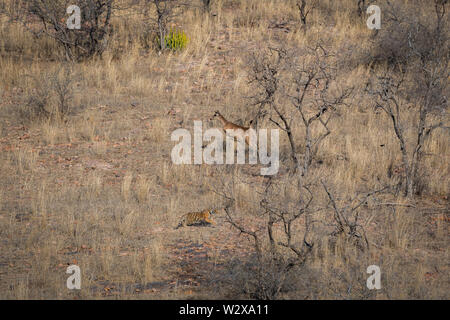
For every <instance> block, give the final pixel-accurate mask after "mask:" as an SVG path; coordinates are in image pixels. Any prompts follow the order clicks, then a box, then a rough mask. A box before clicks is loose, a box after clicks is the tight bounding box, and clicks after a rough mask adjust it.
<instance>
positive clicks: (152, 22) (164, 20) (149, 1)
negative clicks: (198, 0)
mask: <svg viewBox="0 0 450 320" xmlns="http://www.w3.org/2000/svg"><path fill="white" fill-rule="evenodd" d="M141 3H142V4H143V6H144V9H143V12H144V16H145V18H146V19H147V21H146V22H147V23H148V24H149V27H150V28H156V32H157V34H158V39H159V46H160V49H161V50H165V49H166V42H165V38H166V35H167V34H168V32H169V25H170V23H171V22H172V21H173V19H174V18H175V17H176V16H177V15H179V14H181V13H182V9H183V8H186V7H187V6H188V5H189V2H187V1H183V0H141Z"/></svg>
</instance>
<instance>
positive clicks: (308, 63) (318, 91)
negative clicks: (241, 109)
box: [250, 45, 352, 176]
mask: <svg viewBox="0 0 450 320" xmlns="http://www.w3.org/2000/svg"><path fill="white" fill-rule="evenodd" d="M332 58H333V55H332V54H330V53H329V52H328V51H327V50H325V49H324V48H323V46H321V45H317V46H316V47H314V48H308V49H306V51H305V52H302V53H300V54H297V55H296V56H295V55H294V57H292V53H291V56H290V57H289V56H288V52H287V51H286V50H284V49H274V48H270V49H268V51H266V52H264V53H262V54H254V55H253V56H252V59H251V60H252V70H251V74H250V82H251V83H254V84H255V85H256V87H257V88H258V89H259V92H258V93H257V96H255V99H256V103H255V105H256V106H257V112H256V120H258V119H261V118H268V119H269V121H270V122H272V123H274V124H275V125H276V126H277V127H278V128H279V129H281V130H282V131H283V132H285V133H286V135H287V137H288V140H289V146H290V153H291V158H292V161H293V164H294V168H293V169H294V172H300V173H301V175H302V176H306V175H307V173H308V169H309V166H310V165H311V162H312V159H313V157H314V156H315V154H316V153H317V150H318V148H319V146H320V143H321V142H322V141H323V140H324V139H325V138H326V137H327V136H328V135H329V134H330V129H329V126H328V125H329V122H330V120H331V119H332V118H333V116H334V115H335V112H336V111H337V108H338V107H340V106H342V105H345V101H346V99H347V98H348V97H349V96H350V94H351V92H352V89H351V88H344V89H342V90H340V92H339V94H332V93H331V85H332V84H334V85H335V83H334V80H335V78H336V74H337V69H336V67H334V66H333V62H332V60H333V59H332ZM286 71H288V73H289V75H288V79H289V81H288V85H286V86H284V88H282V87H283V85H282V75H281V74H282V73H283V72H286ZM292 81H293V82H294V86H293V88H294V92H291V91H290V88H291V87H292V85H291V83H292ZM277 95H281V100H282V101H283V99H284V98H288V101H283V102H286V104H285V105H291V106H292V107H293V108H286V107H283V106H282V105H280V103H279V101H278V100H277V99H279V98H278V97H277ZM256 122H257V121H256ZM315 123H320V126H321V127H322V128H323V129H324V131H325V132H323V133H317V134H315V135H313V132H312V130H311V128H312V126H313V125H314V124H315ZM294 125H297V126H298V125H303V128H304V130H305V136H304V138H303V142H304V145H305V152H304V157H303V163H302V162H301V161H300V158H299V155H298V152H299V150H297V145H298V138H297V137H295V136H294V133H293V126H294Z"/></svg>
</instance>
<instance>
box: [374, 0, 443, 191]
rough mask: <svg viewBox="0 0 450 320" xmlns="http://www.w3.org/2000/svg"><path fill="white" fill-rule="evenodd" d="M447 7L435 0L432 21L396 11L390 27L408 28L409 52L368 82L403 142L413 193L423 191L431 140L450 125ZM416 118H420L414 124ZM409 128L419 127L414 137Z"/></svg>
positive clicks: (407, 184) (408, 187) (406, 177)
mask: <svg viewBox="0 0 450 320" xmlns="http://www.w3.org/2000/svg"><path fill="white" fill-rule="evenodd" d="M446 5H447V1H442V0H435V1H434V10H435V21H434V23H433V24H431V23H428V24H427V25H425V24H423V23H421V21H419V20H417V19H415V18H411V17H408V19H410V20H407V19H406V18H404V17H401V16H399V15H398V14H397V13H394V12H393V11H391V12H392V15H391V16H390V18H389V16H388V19H387V21H388V22H390V24H388V26H390V27H391V28H400V25H402V26H404V28H406V32H403V33H402V34H403V36H404V43H405V44H406V45H405V48H404V53H403V55H402V57H398V58H397V56H395V57H394V59H395V60H394V62H396V63H394V64H392V65H391V66H388V67H387V68H386V69H385V70H383V71H381V72H379V73H378V74H377V75H375V76H374V77H373V78H372V79H371V81H370V82H369V83H368V85H367V91H368V92H369V93H370V94H371V95H373V96H374V97H375V107H376V108H379V109H381V110H383V111H384V112H385V113H386V114H387V115H388V117H389V119H390V121H391V124H392V127H393V129H394V132H395V136H396V138H397V140H398V142H399V146H400V152H401V156H402V163H403V168H404V171H405V174H404V180H405V181H404V183H403V186H404V192H405V195H407V196H408V197H412V196H413V194H414V193H416V192H418V191H419V190H417V184H418V170H419V167H420V165H421V159H422V154H423V149H424V146H425V144H426V142H427V138H428V137H429V136H430V135H431V133H432V132H433V131H434V130H436V129H438V128H447V129H448V123H447V122H448V113H447V112H448V95H449V91H448V89H449V88H448V78H449V68H448V67H449V57H450V53H449V50H448V33H447V32H445V31H444V30H446V27H447V22H446V21H447V19H446V17H447V14H446ZM394 14H395V16H394ZM405 26H406V27H405ZM393 30H394V29H393ZM387 32H389V30H387ZM392 33H393V34H395V31H393V32H392ZM411 115H412V116H411ZM408 116H409V118H408ZM411 117H412V119H413V121H415V122H413V124H412V126H411V120H409V119H410V118H411ZM406 119H408V121H407V120H406ZM408 127H412V129H413V130H414V139H413V141H411V139H408V136H407V131H408V130H409V128H408Z"/></svg>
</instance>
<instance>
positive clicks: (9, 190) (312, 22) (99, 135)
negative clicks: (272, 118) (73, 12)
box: [0, 0, 450, 299]
mask: <svg viewBox="0 0 450 320" xmlns="http://www.w3.org/2000/svg"><path fill="white" fill-rule="evenodd" d="M353 7H355V5H354V1H350V0H343V1H332V0H323V1H320V8H318V9H316V10H314V11H313V12H312V14H311V16H309V17H308V19H309V25H308V28H307V30H304V29H303V28H302V27H301V25H300V23H299V17H298V15H297V12H296V11H295V9H294V8H295V1H293V0H292V1H276V0H264V1H261V0H252V1H240V0H233V1H232V0H217V1H215V4H214V6H213V9H212V12H213V13H214V15H204V14H203V13H201V10H200V11H199V10H189V11H188V12H187V13H185V14H184V15H183V16H182V17H179V18H178V20H177V21H175V23H176V24H177V25H178V26H179V27H181V28H182V29H183V30H184V31H185V32H186V34H187V35H188V36H189V37H190V42H189V45H188V48H187V49H186V50H185V51H184V52H180V53H168V54H158V52H157V51H155V50H153V49H151V48H150V49H148V48H147V47H146V44H145V43H144V42H143V41H142V39H139V33H140V32H143V27H142V26H140V25H139V23H138V21H139V20H138V19H136V20H132V19H125V18H123V17H121V16H116V17H114V25H115V27H116V30H117V33H116V35H115V36H114V39H113V41H112V44H111V47H110V48H109V50H108V51H106V52H105V54H104V56H103V57H102V59H99V58H98V59H97V58H96V59H94V60H93V61H88V62H83V63H79V64H76V65H75V66H74V69H75V71H76V73H77V75H78V76H77V78H76V81H75V83H74V87H73V100H72V102H71V104H72V106H73V108H72V110H73V112H72V113H70V114H69V115H68V116H67V117H66V118H65V120H64V121H50V120H36V121H28V120H29V119H24V118H21V117H19V116H18V114H17V112H16V111H15V110H16V109H17V108H18V107H22V106H23V105H24V99H26V98H27V97H28V96H29V95H31V94H32V93H33V92H34V91H33V90H36V89H39V88H36V86H38V85H39V84H36V83H34V82H33V81H31V80H30V78H29V77H28V75H33V76H39V75H42V74H44V72H45V71H46V70H58V68H60V67H61V65H60V64H59V63H58V62H57V61H58V59H59V55H60V54H61V52H60V49H58V47H57V45H56V44H55V43H54V42H52V41H51V40H48V39H46V38H41V39H33V38H32V37H31V36H30V35H29V34H28V33H27V32H26V31H25V30H23V29H22V28H21V27H20V26H18V25H16V24H12V25H9V24H6V23H3V22H2V23H1V24H0V25H1V27H0V39H1V40H0V83H1V85H0V95H1V96H0V149H1V153H0V176H1V177H2V178H1V179H0V226H1V227H0V230H1V231H0V241H1V245H0V250H1V254H0V274H1V277H0V292H1V294H0V298H2V299H48V298H50V299H72V298H82V299H90V298H124V299H143V298H146V299H165V298H169V299H177V298H186V297H193V298H202V297H203V298H211V297H212V298H224V297H233V298H240V297H244V298H246V297H251V296H250V295H249V294H247V293H244V292H242V290H241V291H240V290H238V289H239V288H236V287H235V285H236V284H235V283H233V282H232V281H231V282H230V281H224V280H223V279H225V278H226V277H227V275H228V276H229V273H230V272H236V274H232V277H234V275H236V279H241V278H239V277H238V276H237V275H239V276H242V277H243V278H242V279H244V280H243V281H246V279H247V280H248V279H249V278H248V277H251V273H245V270H243V269H242V270H241V269H239V268H238V269H236V268H235V269H233V268H234V267H231V266H233V263H234V262H233V261H234V260H233V259H231V258H230V257H232V256H234V257H242V259H244V260H245V259H247V258H248V257H251V244H250V242H249V241H247V240H246V239H244V238H243V237H242V236H239V233H238V232H237V231H236V230H234V229H232V228H230V226H229V225H228V224H226V223H225V221H224V215H223V212H222V211H221V210H219V214H218V217H217V218H215V220H217V221H218V226H217V227H215V228H212V227H204V228H201V227H199V228H196V227H187V228H182V229H180V230H173V227H174V226H176V224H177V222H178V218H179V217H180V216H181V215H182V214H184V213H186V212H188V211H195V210H202V209H205V208H218V209H221V208H222V207H223V205H224V199H223V198H222V197H221V196H220V195H218V194H216V193H214V192H213V191H212V190H213V189H215V188H216V187H217V186H218V185H220V183H221V182H223V181H225V183H226V184H229V183H231V182H230V181H231V180H232V178H234V179H235V181H240V182H236V184H235V185H234V186H233V187H234V192H235V194H237V199H236V200H237V201H236V203H235V212H237V213H238V214H239V217H240V218H242V219H245V221H246V222H247V223H250V224H251V223H254V224H255V226H256V225H257V224H258V217H257V216H253V215H252V214H251V213H254V212H257V211H258V201H259V198H258V195H257V194H256V193H255V190H257V189H258V187H259V186H262V180H260V179H259V178H258V177H254V176H252V175H250V174H249V173H250V172H253V171H254V172H256V171H255V170H254V169H255V168H253V167H252V166H248V165H244V166H242V167H239V168H238V167H237V166H221V167H220V168H215V167H211V166H208V165H190V166H189V165H187V166H177V165H174V164H172V162H171V159H170V152H171V149H172V147H173V145H174V143H173V142H171V141H170V134H171V132H172V131H173V130H175V129H177V128H186V129H188V130H192V128H193V121H194V120H203V121H204V126H207V127H212V126H214V124H212V123H209V122H208V121H207V119H209V117H210V116H211V115H212V113H213V112H214V110H221V112H222V111H223V113H224V114H226V115H227V117H229V118H231V119H233V120H235V121H236V122H240V123H241V124H244V123H248V120H249V119H250V118H251V110H250V108H246V106H248V105H249V103H250V100H249V99H248V98H247V97H248V96H250V95H251V94H252V87H251V85H249V84H248V82H247V78H246V68H247V66H246V63H245V61H246V57H247V55H248V54H249V53H250V52H252V51H254V50H257V48H259V47H260V46H261V44H266V45H271V44H279V43H281V44H283V43H296V44H297V45H298V46H299V47H301V46H303V45H307V44H311V43H314V42H315V41H317V40H318V39H320V40H323V42H324V43H326V44H327V45H328V46H329V47H331V48H333V49H334V50H335V51H339V50H341V51H343V50H344V49H345V48H350V49H352V48H359V50H355V54H354V55H353V56H352V57H354V58H355V60H356V61H353V60H352V59H348V57H347V58H346V56H345V55H343V56H342V57H340V59H342V60H341V61H342V63H343V64H344V65H345V68H344V70H345V72H342V73H341V74H340V75H339V78H338V82H340V83H343V84H347V85H349V86H355V87H356V88H360V86H361V83H363V82H364V78H365V77H366V75H367V73H368V72H369V71H368V70H369V67H368V66H366V65H362V64H360V63H358V61H357V59H358V52H362V51H364V50H366V49H367V48H368V47H369V45H367V44H366V43H367V42H368V41H369V37H370V32H368V31H367V28H365V24H364V23H365V22H364V20H361V19H359V18H357V16H356V14H355V12H354V11H353V10H355V9H353ZM123 14H126V12H125V13H123ZM281 22H286V26H287V29H283V28H276V27H273V26H274V24H276V23H281ZM330 35H332V36H330ZM350 56H351V55H350ZM345 59H347V60H345ZM367 99H368V97H366V96H364V94H363V93H362V92H358V93H357V94H356V95H355V97H354V98H353V100H352V101H351V105H350V106H348V107H347V108H346V109H345V110H344V111H343V112H342V113H341V114H340V116H339V117H338V118H337V119H336V120H335V122H334V123H333V125H332V128H331V129H332V134H331V135H330V136H329V137H328V138H327V139H325V140H324V143H323V147H322V148H321V149H320V151H319V153H318V155H317V161H315V162H314V163H313V175H314V176H317V177H326V179H327V181H328V183H330V185H332V186H333V187H334V189H335V191H336V192H337V193H338V194H339V195H340V198H341V199H342V200H345V198H346V197H348V196H350V195H352V194H354V193H355V192H357V191H359V190H361V189H366V190H367V189H372V188H376V187H377V186H379V185H384V184H390V183H393V181H395V179H396V177H395V176H391V177H389V175H388V171H389V166H394V167H398V166H400V165H401V161H400V160H401V159H400V153H399V146H398V143H397V140H396V139H395V136H394V135H393V130H392V128H391V126H390V123H389V119H387V118H386V115H384V114H381V113H375V112H374V111H373V110H371V109H368V108H367V107H366V105H368V104H369V103H367ZM295 130H297V131H296V133H298V135H299V136H301V134H302V133H301V128H295ZM280 137H281V150H287V149H286V148H285V147H286V145H287V141H286V139H285V137H284V136H283V135H282V134H280ZM448 141H449V136H448V131H447V132H445V131H435V133H434V134H433V135H432V136H431V137H430V140H429V143H428V144H427V146H426V150H425V151H424V152H425V154H426V157H425V159H424V165H423V168H421V170H423V173H424V176H423V178H422V179H423V184H424V189H423V193H422V195H421V196H420V197H417V198H416V200H415V203H414V206H402V205H399V206H392V205H385V206H383V207H380V208H379V209H377V210H376V211H375V212H373V211H367V212H364V213H363V214H362V215H363V216H362V220H363V221H364V223H365V224H366V225H365V228H366V232H367V235H368V238H369V240H370V243H371V248H372V249H371V250H370V251H369V252H365V253H361V252H359V251H358V250H356V249H355V248H354V247H353V246H351V245H349V244H348V243H346V242H345V241H343V240H342V239H337V240H336V241H335V243H333V244H330V243H329V239H328V238H325V237H324V239H319V242H318V245H317V246H316V248H315V250H314V252H313V255H312V258H311V259H310V261H309V262H308V264H307V265H306V266H305V267H304V268H305V269H304V270H303V272H302V273H301V275H300V276H298V278H295V281H296V282H298V283H300V284H303V285H299V286H297V287H295V288H293V289H291V290H290V291H288V292H287V293H285V294H284V295H283V296H282V297H285V298H297V299H347V298H351V299H395V298H397V299H398V298H400V299H411V298H415V299H430V298H438V299H448V298H449V296H448V292H449V291H448V271H449V269H448V254H449V252H448V222H449V220H448V197H449V194H450V189H449V187H450V185H449V184H448V180H449V177H450V171H449V170H450V169H449V166H448V163H449V157H450V149H449V144H448ZM303 147H304V146H303ZM303 147H302V146H300V150H303ZM283 148H284V149H283ZM282 157H283V155H282ZM258 171H259V169H258ZM281 175H282V172H281V173H280V176H281ZM290 192H291V193H292V194H295V193H296V192H298V191H297V190H295V188H294V190H291V191H290ZM319 197H320V199H323V200H325V199H326V198H325V195H323V194H321V195H319ZM383 197H384V198H383V199H382V202H385V203H397V204H408V203H409V202H407V201H406V200H405V199H403V198H402V197H401V196H400V195H398V196H395V195H385V196H383ZM446 210H447V211H446ZM330 215H331V213H329V212H328V213H326V212H323V213H322V215H321V216H320V218H321V219H324V221H328V220H329V219H330V218H331V216H330ZM297 228H298V229H299V230H302V228H303V226H302V225H301V223H300V224H299V225H298V226H297ZM246 257H247V258H246ZM248 259H250V258H248ZM244 260H243V261H244ZM245 261H248V260H245ZM70 264H77V265H78V266H80V268H81V270H82V290H79V291H77V290H75V291H71V290H68V289H67V288H66V279H67V276H68V275H66V273H65V271H66V268H67V266H68V265H70ZM371 264H377V265H379V266H380V267H381V270H382V274H383V276H382V277H383V278H382V286H383V289H382V290H380V291H379V292H374V291H369V290H367V288H366V287H365V283H366V279H367V275H366V273H365V270H366V268H367V266H368V265H371ZM233 270H234V271H233ZM218 275H219V276H218ZM222 276H223V277H222ZM218 277H219V278H220V279H218ZM214 284H216V286H215V285H214ZM219 284H223V285H219ZM306 284H307V285H306Z"/></svg>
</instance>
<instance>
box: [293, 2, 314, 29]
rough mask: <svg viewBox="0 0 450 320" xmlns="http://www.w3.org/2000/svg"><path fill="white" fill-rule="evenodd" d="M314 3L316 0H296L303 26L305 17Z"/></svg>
mask: <svg viewBox="0 0 450 320" xmlns="http://www.w3.org/2000/svg"><path fill="white" fill-rule="evenodd" d="M308 2H309V3H308ZM316 5H317V0H310V1H307V0H300V1H298V2H297V8H298V11H299V13H300V20H301V22H302V24H303V25H304V26H305V25H306V18H307V17H308V15H309V13H310V12H311V11H312V10H313V9H314V8H315V7H316Z"/></svg>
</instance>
